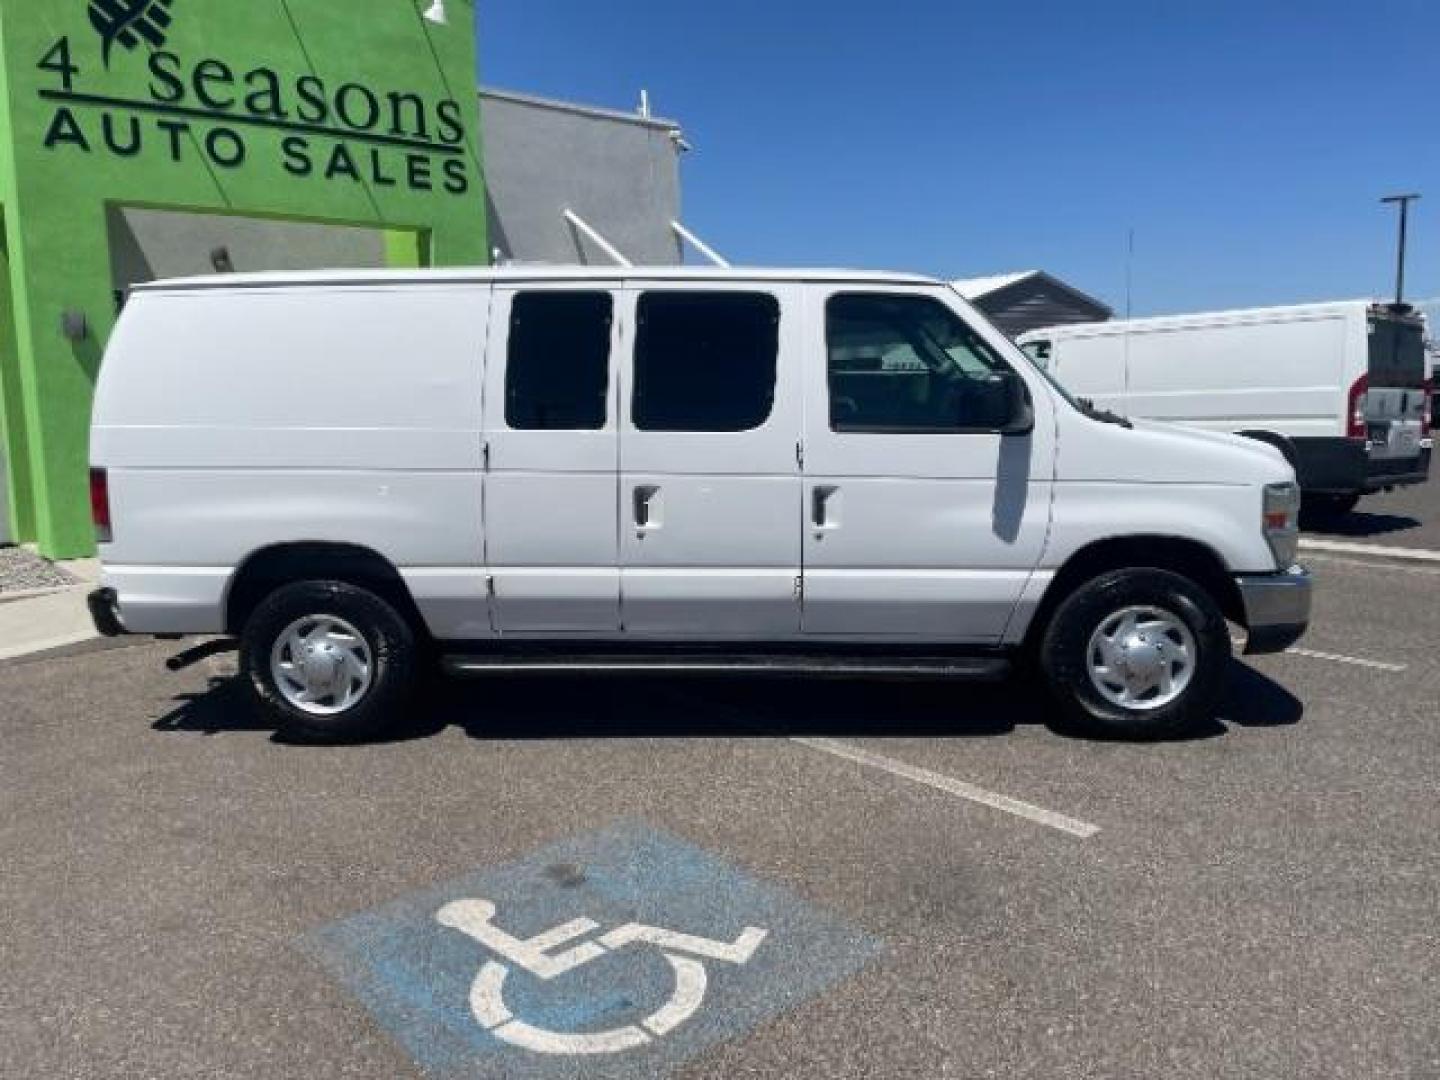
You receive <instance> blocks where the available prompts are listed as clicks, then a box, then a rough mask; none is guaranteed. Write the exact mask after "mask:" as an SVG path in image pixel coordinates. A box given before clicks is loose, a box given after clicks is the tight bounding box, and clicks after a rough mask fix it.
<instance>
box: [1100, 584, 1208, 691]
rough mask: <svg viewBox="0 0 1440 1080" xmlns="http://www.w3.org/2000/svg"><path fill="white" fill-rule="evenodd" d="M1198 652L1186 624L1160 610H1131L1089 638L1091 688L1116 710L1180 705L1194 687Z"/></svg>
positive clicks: (1112, 617)
mask: <svg viewBox="0 0 1440 1080" xmlns="http://www.w3.org/2000/svg"><path fill="white" fill-rule="evenodd" d="M1198 660H1199V647H1198V645H1197V644H1196V641H1195V635H1194V634H1193V633H1191V632H1190V628H1189V627H1188V626H1186V625H1185V622H1184V620H1183V619H1181V618H1180V617H1179V616H1178V615H1175V614H1174V613H1172V612H1169V611H1165V610H1164V609H1162V608H1157V607H1149V606H1137V607H1127V608H1124V609H1122V610H1120V611H1117V612H1115V613H1114V614H1113V615H1110V616H1107V617H1106V618H1105V619H1104V620H1103V621H1102V622H1101V623H1100V625H1099V626H1098V627H1097V628H1096V630H1095V633H1094V634H1092V635H1091V637H1090V646H1089V648H1088V649H1087V650H1086V653H1085V667H1086V670H1087V671H1088V672H1089V674H1090V683H1091V685H1092V686H1094V687H1095V689H1096V690H1097V691H1099V693H1100V695H1101V697H1103V698H1104V699H1105V700H1106V701H1108V702H1109V703H1110V704H1112V705H1118V706H1119V707H1120V708H1122V709H1128V710H1130V711H1132V712H1154V711H1155V710H1157V709H1163V708H1164V707H1165V706H1167V705H1170V704H1172V703H1174V702H1175V701H1178V700H1179V699H1180V698H1181V697H1182V696H1183V695H1184V693H1185V691H1186V690H1188V689H1189V688H1190V684H1191V683H1192V682H1194V681H1195V668H1196V663H1197V661H1198Z"/></svg>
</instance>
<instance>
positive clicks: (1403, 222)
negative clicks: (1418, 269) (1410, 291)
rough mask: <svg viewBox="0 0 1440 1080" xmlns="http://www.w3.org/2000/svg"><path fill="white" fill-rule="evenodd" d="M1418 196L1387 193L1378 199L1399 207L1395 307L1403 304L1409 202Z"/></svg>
mask: <svg viewBox="0 0 1440 1080" xmlns="http://www.w3.org/2000/svg"><path fill="white" fill-rule="evenodd" d="M1419 198H1420V196H1419V195H1387V196H1385V198H1383V199H1381V200H1380V201H1381V202H1382V203H1390V204H1395V205H1398V206H1399V207H1400V255H1399V261H1398V263H1397V265H1396V269H1395V306H1396V307H1402V306H1404V304H1405V241H1406V238H1407V235H1408V234H1409V232H1410V204H1411V203H1412V202H1415V201H1416V200H1418V199H1419Z"/></svg>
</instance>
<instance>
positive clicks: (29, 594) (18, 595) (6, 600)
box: [0, 585, 86, 605]
mask: <svg viewBox="0 0 1440 1080" xmlns="http://www.w3.org/2000/svg"><path fill="white" fill-rule="evenodd" d="M85 587H86V586H84V585H51V586H49V587H47V588H43V589H17V590H15V591H13V592H0V605H3V604H18V603H19V602H20V601H21V600H38V599H40V597H42V596H57V595H59V594H60V593H67V592H79V591H80V590H81V589H83V588H85Z"/></svg>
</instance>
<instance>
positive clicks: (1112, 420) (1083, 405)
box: [1075, 397, 1135, 431]
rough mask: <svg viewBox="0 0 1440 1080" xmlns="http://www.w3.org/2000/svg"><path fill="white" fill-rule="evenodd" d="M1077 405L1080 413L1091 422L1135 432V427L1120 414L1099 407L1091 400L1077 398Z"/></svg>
mask: <svg viewBox="0 0 1440 1080" xmlns="http://www.w3.org/2000/svg"><path fill="white" fill-rule="evenodd" d="M1075 404H1076V405H1078V406H1079V407H1080V411H1081V412H1082V413H1084V414H1085V415H1086V416H1088V417H1090V419H1091V420H1098V421H1100V423H1102V424H1114V425H1115V426H1116V427H1123V428H1125V429H1126V430H1127V431H1133V430H1134V429H1135V425H1134V424H1132V423H1131V422H1130V421H1129V420H1127V419H1125V417H1123V416H1121V415H1120V414H1119V413H1114V412H1111V411H1110V410H1109V409H1101V408H1099V407H1097V406H1096V404H1095V402H1094V401H1092V400H1091V399H1090V398H1084V397H1082V398H1076V399H1075Z"/></svg>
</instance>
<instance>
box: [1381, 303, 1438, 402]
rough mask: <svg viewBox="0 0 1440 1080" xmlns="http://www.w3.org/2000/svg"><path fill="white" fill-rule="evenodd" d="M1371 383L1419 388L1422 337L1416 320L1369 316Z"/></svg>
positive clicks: (1422, 381)
mask: <svg viewBox="0 0 1440 1080" xmlns="http://www.w3.org/2000/svg"><path fill="white" fill-rule="evenodd" d="M1370 385H1371V386H1372V387H1378V388H1383V389H1388V390H1419V389H1420V388H1421V387H1423V386H1424V385H1425V340H1424V334H1423V332H1422V331H1421V328H1420V324H1419V323H1416V322H1411V321H1409V320H1402V319H1395V318H1386V317H1384V316H1374V317H1372V318H1371V320H1370Z"/></svg>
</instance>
